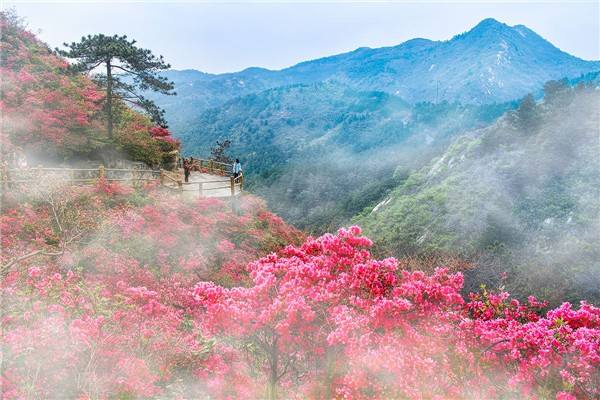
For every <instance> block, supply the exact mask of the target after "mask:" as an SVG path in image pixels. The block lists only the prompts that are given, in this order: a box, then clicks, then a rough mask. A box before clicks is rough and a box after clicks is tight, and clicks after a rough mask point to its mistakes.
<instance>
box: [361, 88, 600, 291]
mask: <svg viewBox="0 0 600 400" xmlns="http://www.w3.org/2000/svg"><path fill="white" fill-rule="evenodd" d="M599 107H600V92H599V91H598V87H597V86H583V85H580V86H578V87H576V88H570V87H568V86H566V85H563V84H560V83H556V82H555V83H552V84H549V85H547V87H546V94H545V97H544V99H543V101H542V102H541V103H539V104H536V103H535V102H534V101H533V99H532V98H527V99H526V100H525V101H524V102H523V103H522V104H521V106H520V108H519V109H518V110H517V111H515V112H511V113H509V114H507V115H506V116H505V117H503V118H501V119H500V120H498V122H497V123H495V124H493V125H492V126H490V127H488V128H485V129H483V130H480V131H475V132H473V133H471V134H469V135H465V136H462V137H460V138H457V139H456V141H455V142H454V143H453V144H452V145H451V146H450V147H449V149H448V150H447V151H446V152H445V153H444V154H443V155H442V156H441V157H439V158H437V159H435V160H434V161H433V162H431V163H430V165H428V166H427V167H425V168H423V169H421V170H419V171H416V172H414V173H412V174H410V176H409V177H408V178H407V179H406V180H405V181H404V182H403V183H402V184H400V185H399V186H398V187H397V188H396V189H395V190H393V191H392V193H391V194H390V195H389V196H388V197H387V198H386V199H385V200H383V201H382V202H381V203H380V204H379V205H377V206H376V207H375V208H373V209H371V210H366V211H365V212H364V213H363V214H362V215H360V216H359V217H357V218H356V222H358V223H359V224H360V225H362V226H363V227H364V228H365V229H366V231H367V232H368V234H369V235H370V236H371V237H372V238H373V239H374V241H375V243H376V245H377V247H378V251H380V252H381V253H383V254H395V255H407V254H424V253H436V252H443V253H448V252H449V253H460V254H462V255H464V256H467V257H472V258H473V259H476V260H478V261H479V262H480V263H481V267H480V268H479V269H477V270H475V271H474V272H473V275H474V277H473V280H472V282H488V283H489V282H497V278H498V276H499V274H500V273H501V272H503V271H508V272H509V280H508V283H507V284H508V285H509V288H510V289H511V291H512V292H513V293H524V292H525V291H526V290H530V289H531V290H533V291H534V292H537V293H538V294H540V295H541V296H542V297H544V298H550V299H554V300H558V299H565V298H567V299H581V298H590V299H593V300H595V301H598V300H599V298H600V294H599V292H598V287H600V265H599V264H598V260H600V253H599V249H600V226H599V221H600V219H599V218H600V214H599V213H600V176H599V174H598V171H600V158H599V157H598V154H600V141H599V137H600V136H599V135H600V132H599V120H598V109H600V108H599Z"/></svg>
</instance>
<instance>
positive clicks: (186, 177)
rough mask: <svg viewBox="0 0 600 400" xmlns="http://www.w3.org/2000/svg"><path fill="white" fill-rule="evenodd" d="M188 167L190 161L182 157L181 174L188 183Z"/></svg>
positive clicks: (189, 166)
mask: <svg viewBox="0 0 600 400" xmlns="http://www.w3.org/2000/svg"><path fill="white" fill-rule="evenodd" d="M190 168H191V165H190V162H189V161H188V160H186V159H185V158H184V159H183V176H184V177H185V183H188V182H189V180H190Z"/></svg>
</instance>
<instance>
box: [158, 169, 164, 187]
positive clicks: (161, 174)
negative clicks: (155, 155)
mask: <svg viewBox="0 0 600 400" xmlns="http://www.w3.org/2000/svg"><path fill="white" fill-rule="evenodd" d="M159 179H160V184H161V185H164V184H165V173H164V172H163V170H162V169H161V170H160V177H159Z"/></svg>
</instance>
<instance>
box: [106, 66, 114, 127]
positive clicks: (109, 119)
mask: <svg viewBox="0 0 600 400" xmlns="http://www.w3.org/2000/svg"><path fill="white" fill-rule="evenodd" d="M112 97H113V96H112V71H111V65H110V59H108V60H106V116H107V129H108V137H109V138H110V139H112V137H113V115H112Z"/></svg>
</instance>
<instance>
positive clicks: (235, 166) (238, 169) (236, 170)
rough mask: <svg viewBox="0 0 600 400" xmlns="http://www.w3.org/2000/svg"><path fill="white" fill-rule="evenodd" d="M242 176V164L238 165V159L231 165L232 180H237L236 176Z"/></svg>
mask: <svg viewBox="0 0 600 400" xmlns="http://www.w3.org/2000/svg"><path fill="white" fill-rule="evenodd" d="M241 174H242V164H240V160H239V159H237V158H236V159H235V163H234V164H233V178H234V179H237V177H238V176H240V175H241Z"/></svg>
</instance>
